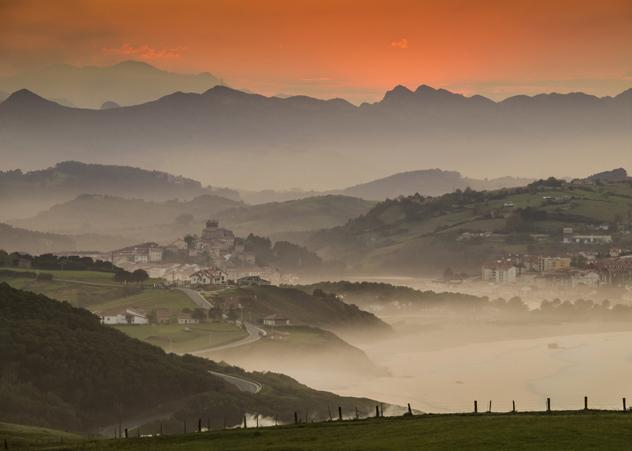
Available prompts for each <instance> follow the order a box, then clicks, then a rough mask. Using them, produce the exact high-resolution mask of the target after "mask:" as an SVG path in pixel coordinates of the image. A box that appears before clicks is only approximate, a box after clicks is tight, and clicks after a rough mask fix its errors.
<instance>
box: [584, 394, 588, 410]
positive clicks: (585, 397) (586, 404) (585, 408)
mask: <svg viewBox="0 0 632 451" xmlns="http://www.w3.org/2000/svg"><path fill="white" fill-rule="evenodd" d="M584 410H588V396H584Z"/></svg>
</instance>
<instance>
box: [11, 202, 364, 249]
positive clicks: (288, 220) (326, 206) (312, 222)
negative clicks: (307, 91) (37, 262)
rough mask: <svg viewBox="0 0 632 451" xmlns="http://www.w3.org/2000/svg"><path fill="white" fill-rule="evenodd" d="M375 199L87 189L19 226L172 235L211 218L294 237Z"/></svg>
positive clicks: (141, 236)
mask: <svg viewBox="0 0 632 451" xmlns="http://www.w3.org/2000/svg"><path fill="white" fill-rule="evenodd" d="M373 205H374V202H369V201H365V200H362V199H357V198H352V197H346V196H333V195H330V196H320V197H313V198H306V199H298V200H294V201H288V202H279V203H270V204H261V205H253V206H250V205H245V204H243V203H242V202H238V201H234V200H230V199H226V198H224V197H220V196H216V195H213V194H204V195H201V196H198V197H196V198H194V199H192V200H188V201H179V200H168V201H147V200H142V199H129V198H123V197H116V196H108V195H90V194H84V195H80V196H78V197H77V198H75V199H73V200H71V201H68V202H64V203H60V204H58V205H54V206H53V207H51V208H49V209H48V210H45V211H42V212H40V213H39V214H37V215H35V216H33V217H31V218H26V219H20V220H12V221H11V223H12V224H14V225H15V226H21V227H26V228H32V229H34V230H40V231H55V232H59V233H66V234H78V233H86V232H91V233H99V234H111V235H117V236H121V237H125V238H127V239H136V240H145V241H146V240H147V239H152V240H155V241H169V240H174V239H176V238H179V237H182V236H184V235H185V234H187V233H199V231H200V230H201V229H202V228H203V224H204V222H205V221H206V220H207V219H209V218H214V219H217V220H219V221H220V222H221V224H222V226H224V227H227V228H229V229H231V230H233V231H234V232H235V233H236V234H237V235H240V236H247V235H248V234H250V233H254V234H257V235H264V236H270V237H272V238H274V239H287V238H290V239H293V238H302V237H304V236H306V233H307V232H313V231H315V230H318V229H322V228H328V227H334V226H337V225H342V224H344V223H345V222H347V221H348V220H349V219H351V218H354V217H356V216H359V215H361V214H364V213H366V212H367V211H369V210H370V209H371V207H372V206H373Z"/></svg>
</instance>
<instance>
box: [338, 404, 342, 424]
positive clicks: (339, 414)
mask: <svg viewBox="0 0 632 451" xmlns="http://www.w3.org/2000/svg"><path fill="white" fill-rule="evenodd" d="M338 420H340V421H342V407H340V406H338Z"/></svg>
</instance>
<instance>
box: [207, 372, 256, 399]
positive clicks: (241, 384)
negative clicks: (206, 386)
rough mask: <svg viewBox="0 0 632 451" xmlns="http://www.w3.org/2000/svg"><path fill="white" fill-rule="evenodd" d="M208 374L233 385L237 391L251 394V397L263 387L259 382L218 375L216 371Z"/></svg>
mask: <svg viewBox="0 0 632 451" xmlns="http://www.w3.org/2000/svg"><path fill="white" fill-rule="evenodd" d="M209 373H211V374H212V375H214V376H217V377H221V378H222V379H224V380H225V381H226V382H228V383H229V384H233V385H234V386H235V387H237V389H238V390H239V391H243V392H247V393H252V394H253V395H256V394H257V393H259V392H260V391H261V389H262V388H263V385H261V384H260V383H259V382H255V381H251V380H248V379H244V378H243V377H237V376H231V375H229V374H224V373H218V372H216V371H209Z"/></svg>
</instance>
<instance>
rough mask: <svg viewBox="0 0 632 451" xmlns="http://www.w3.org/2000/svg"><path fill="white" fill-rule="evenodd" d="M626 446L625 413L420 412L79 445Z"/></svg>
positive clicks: (631, 430)
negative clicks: (406, 414)
mask: <svg viewBox="0 0 632 451" xmlns="http://www.w3.org/2000/svg"><path fill="white" fill-rule="evenodd" d="M631 447H632V413H628V414H626V413H623V412H621V413H616V412H588V413H583V412H577V413H575V412H557V413H552V414H539V413H524V414H518V415H509V414H491V415H490V414H482V415H477V416H474V415H426V416H417V417H414V418H384V419H374V420H360V421H346V422H343V423H338V422H333V423H317V424H310V425H302V426H285V427H276V428H263V429H258V430H255V429H247V430H243V429H240V430H230V431H221V432H210V433H199V434H198V433H191V434H187V435H174V436H166V437H160V438H140V439H138V438H134V439H127V440H101V441H87V442H84V443H81V445H70V446H69V447H68V449H83V450H110V449H120V450H130V451H132V450H138V451H143V450H192V451H196V450H235V451H246V450H253V451H256V450H284V451H290V450H296V451H302V450H409V449H424V450H446V451H447V450H456V449H458V450H507V449H512V450H543V449H544V450H549V449H556V450H587V449H588V450H601V449H603V450H612V449H630V448H631Z"/></svg>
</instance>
